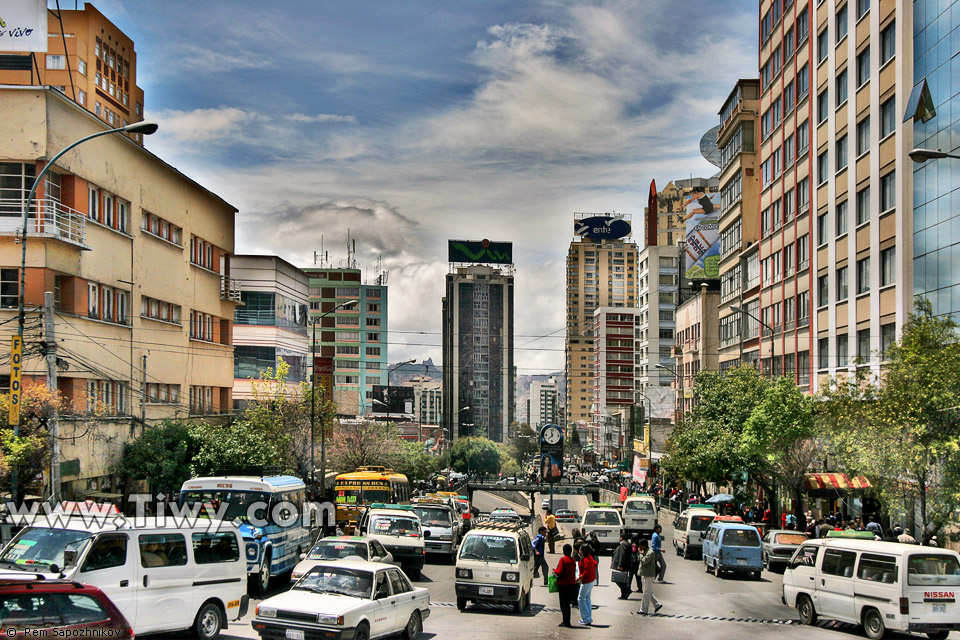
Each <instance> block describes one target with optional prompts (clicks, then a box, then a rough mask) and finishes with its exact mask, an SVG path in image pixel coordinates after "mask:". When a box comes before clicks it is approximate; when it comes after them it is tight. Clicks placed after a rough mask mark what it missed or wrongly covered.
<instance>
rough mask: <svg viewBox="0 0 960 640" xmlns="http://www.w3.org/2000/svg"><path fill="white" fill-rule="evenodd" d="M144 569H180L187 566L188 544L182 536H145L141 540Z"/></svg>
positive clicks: (141, 560)
mask: <svg viewBox="0 0 960 640" xmlns="http://www.w3.org/2000/svg"><path fill="white" fill-rule="evenodd" d="M138 541H139V543H140V564H141V566H143V567H179V566H183V565H185V564H187V542H186V540H185V539H184V537H183V535H182V534H179V533H164V534H159V535H156V534H144V535H141V536H140V538H139V540H138Z"/></svg>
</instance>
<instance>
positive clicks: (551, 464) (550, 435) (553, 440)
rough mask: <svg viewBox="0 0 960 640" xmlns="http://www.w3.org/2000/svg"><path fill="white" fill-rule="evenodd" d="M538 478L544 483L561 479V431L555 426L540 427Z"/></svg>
mask: <svg viewBox="0 0 960 640" xmlns="http://www.w3.org/2000/svg"><path fill="white" fill-rule="evenodd" d="M539 435H540V476H541V478H543V481H544V482H560V479H561V478H562V477H563V429H561V428H560V427H558V426H557V425H555V424H545V425H543V426H542V427H540V434H539Z"/></svg>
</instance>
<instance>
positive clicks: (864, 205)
mask: <svg viewBox="0 0 960 640" xmlns="http://www.w3.org/2000/svg"><path fill="white" fill-rule="evenodd" d="M869 220H870V187H869V186H866V187H864V188H863V189H860V191H857V226H860V225H861V224H863V223H865V222H868V221H869Z"/></svg>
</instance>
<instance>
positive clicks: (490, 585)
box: [456, 520, 534, 613]
mask: <svg viewBox="0 0 960 640" xmlns="http://www.w3.org/2000/svg"><path fill="white" fill-rule="evenodd" d="M533 569H534V560H533V545H532V544H531V542H530V535H529V534H528V533H527V530H526V528H525V527H524V525H523V524H521V523H512V522H492V521H490V520H481V521H480V522H476V523H474V525H473V528H472V529H470V531H469V532H467V534H466V535H465V536H464V537H463V543H462V544H461V545H460V553H459V554H458V556H457V571H456V591H457V609H459V610H460V611H463V610H464V609H466V608H467V603H468V602H504V603H511V604H513V612H514V613H521V612H523V611H524V610H525V609H527V608H528V607H529V606H530V593H531V592H532V591H533Z"/></svg>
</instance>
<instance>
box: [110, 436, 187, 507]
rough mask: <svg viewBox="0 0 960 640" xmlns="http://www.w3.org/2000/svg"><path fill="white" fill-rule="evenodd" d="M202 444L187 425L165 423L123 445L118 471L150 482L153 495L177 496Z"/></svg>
mask: <svg viewBox="0 0 960 640" xmlns="http://www.w3.org/2000/svg"><path fill="white" fill-rule="evenodd" d="M198 449H199V446H198V442H197V441H196V440H195V439H194V437H193V435H192V434H191V432H190V425H188V424H186V423H184V422H178V421H173V420H165V421H163V422H161V423H160V424H157V425H153V426H151V427H150V428H149V429H147V430H146V431H145V432H144V433H143V435H141V436H140V437H139V438H137V439H136V440H133V441H132V442H128V443H126V444H125V445H124V446H123V454H122V455H121V457H120V461H119V463H118V464H117V467H116V470H115V472H116V473H118V474H119V475H121V476H123V477H124V478H127V479H130V480H141V481H144V482H146V483H147V485H148V486H149V490H150V493H152V494H156V493H164V494H166V495H168V496H173V495H176V494H177V492H178V491H180V486H181V485H182V484H183V483H184V481H186V480H189V479H190V476H191V472H192V469H191V464H192V463H193V459H194V456H195V455H196V454H197V451H198Z"/></svg>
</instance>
